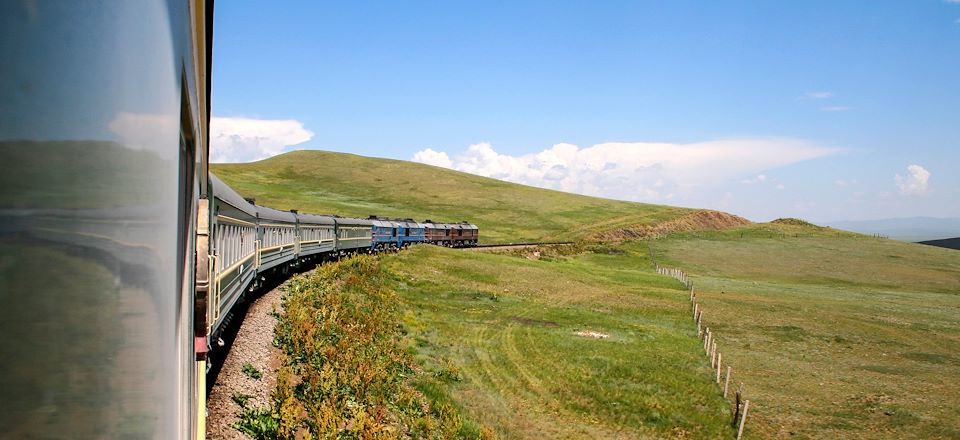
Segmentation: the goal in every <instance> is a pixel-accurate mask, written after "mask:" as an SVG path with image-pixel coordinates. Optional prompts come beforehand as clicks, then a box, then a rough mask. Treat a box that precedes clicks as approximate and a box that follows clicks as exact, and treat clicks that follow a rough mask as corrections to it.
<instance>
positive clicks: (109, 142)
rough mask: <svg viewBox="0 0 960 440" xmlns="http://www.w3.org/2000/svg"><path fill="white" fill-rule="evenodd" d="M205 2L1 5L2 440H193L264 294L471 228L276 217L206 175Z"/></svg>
mask: <svg viewBox="0 0 960 440" xmlns="http://www.w3.org/2000/svg"><path fill="white" fill-rule="evenodd" d="M213 14H214V1H213V0H138V1H136V2H128V1H113V2H99V1H96V2H95V1H90V0H79V1H67V2H33V1H7V2H0V21H2V25H0V41H3V44H0V59H3V60H4V64H3V65H4V68H2V69H0V97H2V98H3V99H0V163H3V164H4V165H6V167H5V169H4V172H3V173H0V183H2V185H0V188H2V189H0V334H2V335H3V336H4V337H3V338H0V339H2V341H0V354H2V355H3V358H4V360H3V362H0V438H154V439H164V440H167V439H202V438H204V437H205V406H206V405H205V397H206V388H207V387H206V383H205V381H206V371H207V370H208V359H209V354H210V351H211V350H216V349H217V347H218V345H219V338H220V334H221V332H222V331H223V329H224V328H225V326H226V325H227V324H228V323H229V321H230V317H231V314H232V313H233V312H234V311H235V310H236V307H237V305H238V304H241V303H243V302H244V301H245V300H248V299H250V298H251V297H252V296H253V294H254V293H255V292H256V290H257V289H258V288H259V287H262V286H263V285H264V284H263V283H264V282H265V281H266V280H268V279H269V278H271V277H272V278H274V279H276V278H277V277H282V276H286V275H287V274H289V273H292V272H294V271H297V270H302V269H303V268H307V267H310V265H311V264H313V263H317V262H321V261H323V260H326V259H335V258H338V257H341V256H343V255H347V254H351V253H359V252H384V251H392V250H397V249H401V248H404V247H407V246H410V245H413V244H415V243H434V244H439V245H444V246H468V245H472V244H475V243H476V242H477V240H478V237H479V235H478V232H479V231H478V228H477V227H476V225H473V224H471V223H469V222H453V223H443V222H434V221H423V222H418V221H413V220H412V219H387V218H381V217H377V216H372V218H352V217H345V216H336V215H319V214H309V213H300V212H295V211H294V212H291V211H281V210H277V209H272V208H270V207H266V206H259V205H257V204H255V203H254V201H249V200H246V199H244V198H243V197H241V196H240V195H239V194H237V193H236V192H235V191H233V190H232V189H230V188H229V186H227V185H225V184H224V183H223V182H222V181H220V180H219V179H217V178H216V177H215V176H213V175H212V174H210V172H209V156H210V153H209V149H210V137H211V135H210V120H211V111H210V108H211V106H210V96H211V95H210V91H211V87H212V84H211V78H212V70H211V66H212V60H213V55H212V54H213V36H214V32H213V24H214V21H213Z"/></svg>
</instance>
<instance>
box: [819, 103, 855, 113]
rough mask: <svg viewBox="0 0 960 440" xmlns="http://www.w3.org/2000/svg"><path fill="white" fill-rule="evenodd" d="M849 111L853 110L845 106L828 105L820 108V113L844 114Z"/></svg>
mask: <svg viewBox="0 0 960 440" xmlns="http://www.w3.org/2000/svg"><path fill="white" fill-rule="evenodd" d="M850 110H853V109H852V108H851V107H847V106H845V105H828V106H826V107H820V111H824V112H846V111H850Z"/></svg>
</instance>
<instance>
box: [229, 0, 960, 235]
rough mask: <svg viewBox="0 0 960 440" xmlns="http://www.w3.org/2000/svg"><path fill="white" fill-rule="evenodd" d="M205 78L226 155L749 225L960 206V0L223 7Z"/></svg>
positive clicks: (949, 211)
mask: <svg viewBox="0 0 960 440" xmlns="http://www.w3.org/2000/svg"><path fill="white" fill-rule="evenodd" d="M213 81H214V82H213V84H214V85H213V113H214V116H215V117H217V119H216V120H214V122H213V129H212V132H213V134H214V141H213V153H212V158H213V159H214V160H217V161H249V160H254V159H259V158H263V157H268V156H270V155H274V154H278V153H280V152H283V151H289V150H292V149H323V150H332V151H343V152H350V153H356V154H362V155H367V156H379V157H389V158H395V159H404V160H411V159H416V160H418V161H421V162H425V163H430V164H434V165H439V166H446V167H449V168H454V169H460V170H463V171H468V172H473V173H476V174H481V175H486V176H490V177H496V178H501V179H505V180H511V181H515V182H520V183H526V184H532V185H537V186H542V187H550V188H557V189H562V190H567V191H573V192H580V193H585V194H591V195H598V196H605V197H613V198H620V199H628V200H638V201H646V202H653V203H667V204H674V205H682V206H695V207H709V208H716V209H723V210H727V211H730V212H734V213H737V214H741V215H745V216H747V217H749V218H751V219H754V220H768V219H772V218H776V217H780V216H798V217H803V218H807V219H811V220H815V221H826V220H840V219H868V218H883V217H907V216H915V215H925V216H941V217H944V216H960V173H957V172H956V171H957V164H960V0H957V1H955V2H951V1H944V0H912V1H871V2H855V1H846V2H842V1H805V2H770V1H754V2H746V1H738V2H707V1H704V2H688V1H669V2H667V1H659V2H642V1H627V2H615V1H604V2H590V1H582V2H574V1H546V2H519V1H513V2H450V1H436V2H339V3H332V2H331V3H327V2H313V1H304V2H268V3H264V2H253V1H230V2H219V3H218V4H217V10H216V16H215V46H214V78H213ZM898 176H899V177H898Z"/></svg>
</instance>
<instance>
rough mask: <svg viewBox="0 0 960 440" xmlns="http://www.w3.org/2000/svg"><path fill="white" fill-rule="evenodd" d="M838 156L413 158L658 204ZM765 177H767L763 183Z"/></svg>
mask: <svg viewBox="0 0 960 440" xmlns="http://www.w3.org/2000/svg"><path fill="white" fill-rule="evenodd" d="M837 151H839V150H836V149H831V148H826V147H822V146H818V145H815V144H812V143H809V142H805V141H800V140H794V139H779V138H771V139H735V140H720V141H710V142H700V143H692V144H671V143H646V142H634V143H624V142H611V143H604V144H597V145H593V146H591V147H587V148H580V147H578V146H576V145H572V144H556V145H554V146H552V147H550V148H548V149H546V150H543V151H540V152H538V153H533V154H525V155H519V156H513V155H509V154H502V153H499V152H497V151H496V150H495V149H494V148H493V146H492V145H490V144H489V143H486V142H484V143H479V144H474V145H470V146H469V147H468V148H467V150H466V151H464V152H462V153H460V154H457V155H455V157H453V159H451V156H450V155H448V154H446V153H443V152H437V151H433V150H431V149H426V150H422V151H419V152H417V153H416V154H415V155H414V157H413V160H414V161H416V162H422V163H430V164H432V165H440V166H446V167H447V168H451V169H455V170H459V171H464V172H467V173H472V174H477V175H480V176H486V177H492V178H495V179H500V180H506V181H510V182H516V183H522V184H525V185H532V186H537V187H541V188H550V189H557V190H561V191H567V192H573V193H579V194H587V195H594V196H601V197H610V198H616V199H622V200H638V201H653V200H669V199H672V198H673V197H675V196H677V195H685V194H692V193H695V192H696V189H697V188H700V187H703V186H704V185H711V184H716V183H723V182H729V181H736V180H735V179H739V178H740V176H744V175H756V174H757V173H758V172H760V171H764V170H767V169H771V168H776V167H780V166H784V165H789V164H792V163H796V162H800V161H804V160H809V159H814V158H818V157H823V156H827V155H830V154H834V153H836V152H837ZM441 163H443V164H447V165H441ZM758 178H760V177H759V176H758V177H757V178H754V179H758ZM765 179H766V176H765V175H764V176H763V177H762V178H760V180H761V181H762V180H765Z"/></svg>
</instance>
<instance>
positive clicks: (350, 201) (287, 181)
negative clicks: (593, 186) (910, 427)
mask: <svg viewBox="0 0 960 440" xmlns="http://www.w3.org/2000/svg"><path fill="white" fill-rule="evenodd" d="M211 169H212V170H213V172H214V173H215V174H216V175H217V176H218V177H220V178H221V179H223V181H224V182H226V183H227V184H228V185H230V186H231V187H232V188H233V189H235V190H236V191H237V192H239V193H240V194H242V195H243V196H244V197H254V198H256V200H257V203H258V204H261V205H264V206H270V207H272V208H277V209H284V210H285V209H299V210H300V211H301V212H309V213H314V214H339V215H348V216H359V217H364V218H365V217H367V216H368V215H371V214H375V215H381V216H389V217H403V218H406V217H412V218H414V219H416V220H424V219H431V220H436V221H451V222H452V221H460V220H469V221H471V222H474V223H476V224H477V225H478V226H479V227H480V231H481V232H480V240H481V242H482V243H510V242H512V243H519V242H528V241H554V240H576V239H580V238H584V237H587V236H589V235H590V234H592V233H596V232H599V231H607V230H611V229H615V228H618V227H624V226H632V225H637V224H653V223H657V222H660V221H664V220H670V219H673V218H676V217H678V216H680V215H683V214H686V213H689V212H692V210H690V209H683V208H673V207H668V206H662V205H650V204H643V203H633V202H622V201H616V200H608V199H600V198H596V197H587V196H581V195H576V194H569V193H563V192H559V191H550V190H544V189H539V188H533V187H529V186H523V185H517V184H513V183H508V182H503V181H500V180H495V179H489V178H485V177H479V176H475V175H472V174H466V173H461V172H458V171H452V170H448V169H444V168H437V167H433V166H429V165H423V164H418V163H412V162H404V161H398V160H388V159H377V158H368V157H362V156H356V155H352V154H344V153H331V152H325V151H294V152H291V153H287V154H283V155H280V156H275V157H272V158H270V159H266V160H263V161H260V162H253V163H246V164H214V165H213V166H212V167H211Z"/></svg>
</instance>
